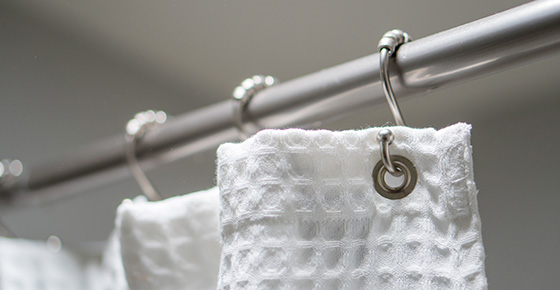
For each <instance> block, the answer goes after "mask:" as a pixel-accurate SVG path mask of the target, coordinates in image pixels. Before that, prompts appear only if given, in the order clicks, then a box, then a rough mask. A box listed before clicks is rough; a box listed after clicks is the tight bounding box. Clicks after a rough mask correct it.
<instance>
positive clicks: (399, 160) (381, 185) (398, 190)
mask: <svg viewBox="0 0 560 290" xmlns="http://www.w3.org/2000/svg"><path fill="white" fill-rule="evenodd" d="M391 159H392V161H393V165H394V166H395V168H396V169H397V170H398V171H400V172H402V173H403V174H404V182H403V183H402V184H401V185H399V186H397V187H392V186H390V185H388V184H387V182H386V181H385V174H387V173H388V172H389V171H387V168H386V167H385V165H384V164H383V161H382V160H380V161H379V162H377V164H376V165H375V167H374V168H373V173H372V177H373V185H374V187H375V190H376V191H377V192H378V193H379V194H380V195H382V196H383V197H385V198H388V199H401V198H403V197H406V196H407V195H409V194H410V193H411V192H412V191H413V190H414V187H416V182H417V181H418V174H417V172H416V168H415V167H414V164H412V162H411V161H410V160H408V159H407V158H406V157H403V156H400V155H392V156H391Z"/></svg>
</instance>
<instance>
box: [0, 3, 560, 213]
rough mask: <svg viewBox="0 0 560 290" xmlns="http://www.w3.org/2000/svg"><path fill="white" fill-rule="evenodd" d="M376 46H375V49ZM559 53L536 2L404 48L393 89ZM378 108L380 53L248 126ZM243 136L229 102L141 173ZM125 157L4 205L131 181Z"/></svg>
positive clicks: (261, 105)
mask: <svg viewBox="0 0 560 290" xmlns="http://www.w3.org/2000/svg"><path fill="white" fill-rule="evenodd" d="M396 28H399V27H396ZM380 37H381V35H380ZM376 42H377V39H372V49H373V47H375V43H376ZM558 51H560V1H558V0H548V1H535V2H530V3H527V4H524V5H521V6H518V7H515V8H512V9H510V10H507V11H504V12H501V13H498V14H495V15H492V16H489V17H486V18H483V19H480V20H477V21H474V22H471V23H468V24H465V25H462V26H459V27H456V28H453V29H450V30H447V31H443V32H440V33H437V34H434V35H431V36H428V37H425V38H422V39H418V40H414V41H412V42H410V43H406V44H404V45H402V46H401V47H400V48H399V51H398V53H397V56H396V59H395V60H394V63H393V64H391V76H392V79H391V81H392V83H393V89H394V91H395V94H396V95H397V96H398V97H399V99H402V98H403V97H409V96H414V95H420V94H423V93H426V92H428V91H432V90H436V89H440V88H443V87H448V86H451V85H454V84H458V83H462V82H466V81H468V80H472V79H475V78H479V77H481V76H486V75H490V74H493V73H496V72H499V71H503V70H506V69H510V68H513V67H516V66H519V65H522V64H526V63H529V62H532V61H535V60H537V59H542V58H544V57H546V56H550V55H552V54H554V53H556V52H558ZM379 103H385V96H384V94H383V91H382V88H381V86H380V80H379V55H378V54H377V53H375V54H372V55H369V56H366V57H363V58H359V59H356V60H353V61H350V62H347V63H344V64H341V65H338V66H335V67H331V68H328V69H325V70H322V71H319V72H316V73H313V74H309V75H306V76H302V77H299V78H297V79H294V80H291V81H287V82H284V83H281V84H278V85H276V86H274V87H271V88H269V89H267V90H265V91H263V92H261V93H259V94H258V95H256V96H255V97H254V99H253V100H252V102H251V105H250V107H249V118H250V119H251V120H253V122H252V124H253V125H254V126H258V127H262V128H281V127H289V126H307V127H314V125H316V124H317V123H318V122H322V121H326V120H329V119H332V118H333V117H341V116H343V115H345V114H349V113H352V112H355V111H357V110H359V109H362V108H368V107H371V106H374V105H377V104H379ZM123 127H124V124H123ZM123 131H124V130H123ZM237 138H238V132H237V131H236V129H235V127H234V125H233V121H232V104H231V103H230V100H226V101H223V102H220V103H217V104H214V105H210V106H208V107H204V108H201V109H198V110H195V111H193V112H189V113H186V114H184V115H181V116H178V117H176V118H175V119H173V120H171V121H169V122H168V123H167V124H165V125H163V126H162V127H160V128H159V129H158V130H155V131H153V132H149V133H148V134H146V136H145V138H144V139H143V141H142V144H139V146H138V154H139V158H140V160H142V166H143V168H145V169H146V170H150V169H153V168H156V167H158V166H161V165H163V164H167V163H170V162H172V161H175V160H177V159H179V158H183V157H186V156H188V155H191V154H194V153H197V152H201V151H204V150H208V149H215V148H216V147H217V146H218V145H219V144H221V143H223V142H227V141H235V140H237ZM124 152H125V151H124V137H123V136H122V135H119V136H114V137H113V138H109V139H106V140H103V141H101V142H99V143H97V144H92V145H91V146H89V147H87V148H83V149H82V150H80V151H78V152H75V153H74V154H72V155H69V156H67V157H66V158H64V159H60V160H54V161H53V162H51V163H48V164H44V165H41V166H37V167H33V168H31V171H30V174H29V175H28V177H27V178H26V179H22V180H20V182H19V183H17V185H16V186H15V187H13V188H11V189H9V190H8V191H4V192H0V197H4V198H3V199H4V200H5V201H6V202H7V203H9V204H12V205H13V204H19V203H24V204H30V203H31V204H33V203H42V202H45V201H48V200H52V199H57V198H60V197H62V196H65V195H70V194H74V193H77V192H80V191H84V190H87V189H90V188H93V187H96V186H100V185H104V184H108V183H110V182H112V181H116V180H119V179H122V178H125V177H127V176H130V173H129V172H128V169H127V167H126V161H125V153H124Z"/></svg>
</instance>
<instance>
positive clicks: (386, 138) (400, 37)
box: [377, 29, 410, 176]
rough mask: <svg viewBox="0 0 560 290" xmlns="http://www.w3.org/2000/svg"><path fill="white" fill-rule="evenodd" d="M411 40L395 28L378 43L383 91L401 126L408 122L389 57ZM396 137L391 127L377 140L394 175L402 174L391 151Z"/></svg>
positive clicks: (383, 157) (386, 164)
mask: <svg viewBox="0 0 560 290" xmlns="http://www.w3.org/2000/svg"><path fill="white" fill-rule="evenodd" d="M409 41H410V37H409V35H408V34H407V33H406V32H403V31H402V30H399V29H394V30H391V31H388V32H386V33H385V34H384V35H383V37H381V40H379V43H378V44H377V48H378V49H379V74H380V76H381V83H382V85H383V92H384V93H385V97H386V98H387V103H389V107H390V108H391V113H392V114H393V118H394V119H395V123H397V125H399V126H406V124H405V122H404V117H403V116H402V113H401V110H400V108H399V103H398V102H397V99H396V98H395V93H394V92H393V86H392V85H391V79H390V78H389V58H390V57H391V55H393V54H394V53H395V52H396V51H397V49H398V47H399V46H400V45H401V44H403V43H405V42H409ZM394 139H395V137H394V136H393V132H391V130H389V129H383V130H381V131H379V135H378V136H377V142H379V145H380V147H381V150H380V151H381V160H382V161H383V165H385V168H387V171H389V173H391V174H392V175H394V176H400V175H402V172H400V171H398V170H396V169H395V166H394V165H393V161H392V159H391V155H390V153H389V145H391V144H392V143H393V140H394Z"/></svg>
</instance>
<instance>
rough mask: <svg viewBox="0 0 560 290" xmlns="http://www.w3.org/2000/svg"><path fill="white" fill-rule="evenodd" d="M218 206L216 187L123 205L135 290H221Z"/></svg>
mask: <svg viewBox="0 0 560 290" xmlns="http://www.w3.org/2000/svg"><path fill="white" fill-rule="evenodd" d="M218 208H219V199H218V189H217V188H211V189H209V190H205V191H199V192H195V193H190V194H187V195H183V196H177V197H172V198H168V199H165V200H162V201H157V202H137V201H135V202H132V201H127V202H123V203H122V204H121V205H120V206H119V208H118V211H117V231H118V232H119V236H120V244H121V254H122V261H123V265H124V269H125V272H126V279H127V281H128V285H129V286H130V289H134V290H143V289H146V290H153V289H158V290H165V289H169V290H177V289H182V290H188V289H192V290H214V289H216V284H217V279H218V278H217V277H218V269H219V261H220V252H221V246H220V242H219V233H218Z"/></svg>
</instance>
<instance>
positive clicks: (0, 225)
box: [0, 159, 23, 238]
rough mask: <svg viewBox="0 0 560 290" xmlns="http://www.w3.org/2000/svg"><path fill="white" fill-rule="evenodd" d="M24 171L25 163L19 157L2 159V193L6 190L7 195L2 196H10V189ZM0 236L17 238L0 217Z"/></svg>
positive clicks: (0, 176) (0, 185) (0, 189)
mask: <svg viewBox="0 0 560 290" xmlns="http://www.w3.org/2000/svg"><path fill="white" fill-rule="evenodd" d="M22 173H23V164H22V163H21V161H19V160H18V159H13V160H12V159H3V160H0V193H2V192H3V191H5V192H6V193H7V194H6V196H5V197H4V196H1V198H7V199H8V198H9V197H10V195H9V193H10V189H11V188H13V187H14V186H15V185H16V184H17V183H18V180H19V178H20V176H21V174H22ZM0 236H5V237H11V238H15V237H16V235H15V234H14V232H13V231H12V230H11V229H10V228H9V227H8V226H7V225H6V224H5V223H4V221H3V220H2V219H1V218H0Z"/></svg>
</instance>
